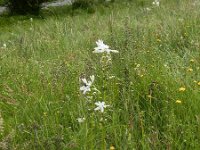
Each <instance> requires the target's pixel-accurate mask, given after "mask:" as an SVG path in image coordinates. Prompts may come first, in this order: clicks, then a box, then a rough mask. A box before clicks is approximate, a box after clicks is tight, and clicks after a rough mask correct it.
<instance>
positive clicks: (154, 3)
mask: <svg viewBox="0 0 200 150" xmlns="http://www.w3.org/2000/svg"><path fill="white" fill-rule="evenodd" d="M152 4H153V5H155V6H160V2H159V1H158V0H155V1H154V2H152Z"/></svg>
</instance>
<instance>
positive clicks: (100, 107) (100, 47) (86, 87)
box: [77, 40, 119, 123]
mask: <svg viewBox="0 0 200 150" xmlns="http://www.w3.org/2000/svg"><path fill="white" fill-rule="evenodd" d="M96 44H97V47H95V48H94V51H93V53H104V54H106V55H110V53H111V52H112V53H119V52H118V51H117V50H111V49H110V48H109V46H108V45H106V44H104V42H103V41H102V40H98V41H96ZM81 80H82V82H83V85H82V86H81V87H80V91H81V92H82V93H83V94H84V95H86V94H87V93H89V92H90V91H91V90H96V91H98V90H97V89H96V88H95V87H94V88H92V86H93V83H94V80H95V76H94V75H92V76H90V80H87V79H86V78H82V79H81ZM95 105H96V108H95V109H94V111H100V112H101V113H103V112H104V109H105V108H107V107H109V106H110V105H106V104H105V102H104V101H98V102H95ZM77 121H78V122H79V123H83V122H84V121H85V118H84V117H83V118H77Z"/></svg>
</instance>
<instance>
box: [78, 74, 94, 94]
mask: <svg viewBox="0 0 200 150" xmlns="http://www.w3.org/2000/svg"><path fill="white" fill-rule="evenodd" d="M90 79H91V81H87V80H86V79H85V78H83V79H82V81H83V83H84V85H83V86H81V87H80V90H81V91H83V94H86V93H87V92H88V91H91V89H90V87H91V86H92V83H93V82H94V75H92V76H90Z"/></svg>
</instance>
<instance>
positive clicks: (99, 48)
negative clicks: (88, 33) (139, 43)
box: [93, 40, 119, 54]
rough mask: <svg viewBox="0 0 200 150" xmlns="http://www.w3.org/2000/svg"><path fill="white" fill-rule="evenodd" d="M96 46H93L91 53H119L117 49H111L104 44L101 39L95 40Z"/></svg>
mask: <svg viewBox="0 0 200 150" xmlns="http://www.w3.org/2000/svg"><path fill="white" fill-rule="evenodd" d="M96 44H97V47H95V48H94V51H93V53H104V52H106V53H107V54H110V52H113V53H119V52H118V51H117V50H111V49H110V48H109V46H108V45H106V44H104V43H103V41H102V40H98V41H96Z"/></svg>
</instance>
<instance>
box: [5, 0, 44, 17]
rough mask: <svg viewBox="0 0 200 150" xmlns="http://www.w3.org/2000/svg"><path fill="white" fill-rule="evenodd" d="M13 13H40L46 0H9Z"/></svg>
mask: <svg viewBox="0 0 200 150" xmlns="http://www.w3.org/2000/svg"><path fill="white" fill-rule="evenodd" d="M8 1H9V4H8V6H9V8H10V11H11V13H12V14H39V10H40V4H41V3H42V2H44V1H45V0H8Z"/></svg>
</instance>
